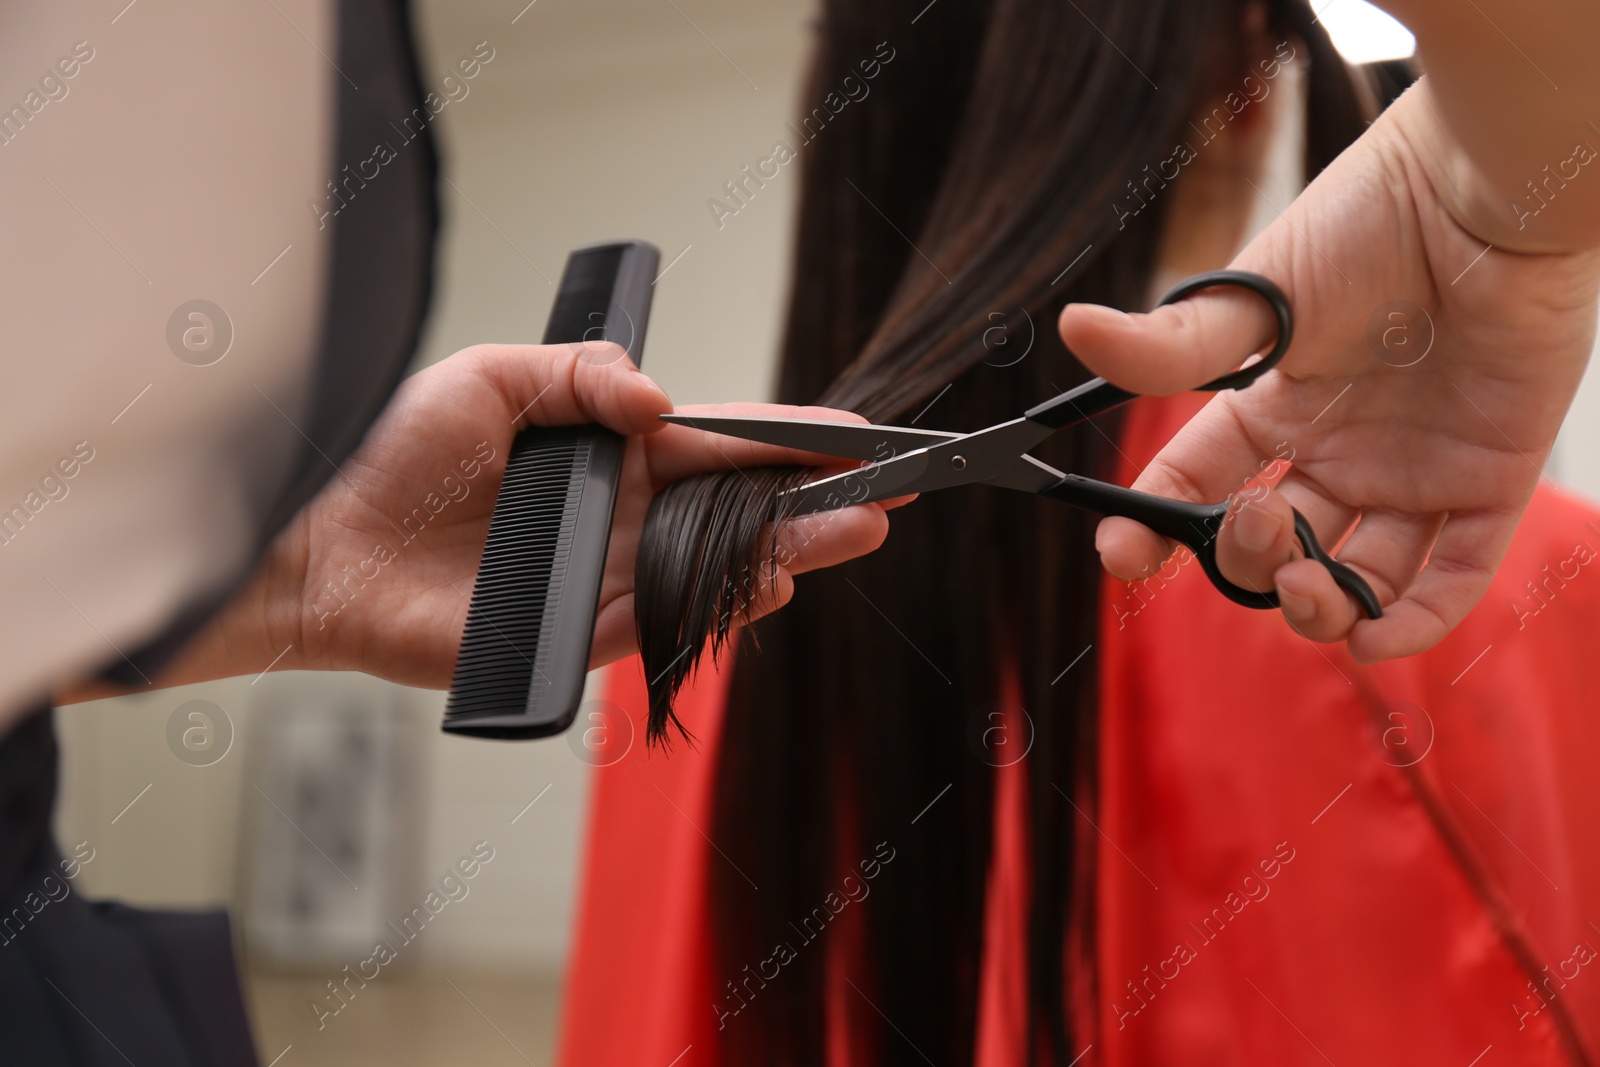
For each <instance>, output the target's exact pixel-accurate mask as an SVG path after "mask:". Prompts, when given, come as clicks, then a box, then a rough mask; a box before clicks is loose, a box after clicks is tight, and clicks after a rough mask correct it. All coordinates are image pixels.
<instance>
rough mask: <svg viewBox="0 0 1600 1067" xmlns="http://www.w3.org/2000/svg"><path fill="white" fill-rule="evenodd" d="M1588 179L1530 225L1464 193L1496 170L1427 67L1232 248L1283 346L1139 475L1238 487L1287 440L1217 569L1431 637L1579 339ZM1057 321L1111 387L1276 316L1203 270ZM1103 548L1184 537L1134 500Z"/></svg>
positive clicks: (1598, 279) (1379, 640)
mask: <svg viewBox="0 0 1600 1067" xmlns="http://www.w3.org/2000/svg"><path fill="white" fill-rule="evenodd" d="M1585 136H1587V135H1586V134H1585ZM1562 143H1568V144H1570V143H1571V142H1570V141H1568V142H1562ZM1597 165H1600V164H1593V163H1591V164H1589V166H1590V167H1591V168H1592V167H1594V166H1597ZM1582 182H1588V183H1589V184H1588V185H1583V184H1581V183H1582ZM1596 182H1600V177H1595V176H1594V175H1591V174H1584V175H1583V176H1582V177H1580V178H1578V179H1575V180H1574V181H1572V182H1571V183H1569V186H1568V187H1567V188H1566V189H1564V190H1562V191H1561V192H1560V198H1559V199H1557V200H1555V202H1554V203H1553V204H1551V205H1549V206H1547V207H1546V208H1545V211H1544V212H1543V214H1544V215H1545V216H1546V217H1542V218H1540V219H1539V220H1538V222H1539V223H1540V224H1541V226H1540V227H1534V226H1529V227H1528V228H1527V230H1526V232H1524V231H1523V230H1522V229H1521V228H1519V227H1518V226H1517V225H1516V223H1517V222H1518V218H1517V216H1516V215H1515V214H1514V213H1513V211H1512V210H1510V209H1509V208H1508V207H1506V204H1507V200H1509V197H1508V198H1507V200H1502V199H1499V198H1498V197H1495V196H1483V197H1478V198H1476V200H1475V199H1474V198H1472V197H1468V196H1466V195H1464V190H1472V189H1475V188H1488V187H1489V186H1488V185H1487V184H1486V182H1485V180H1484V179H1483V176H1482V174H1481V172H1480V171H1479V170H1478V169H1477V168H1475V167H1474V165H1473V163H1472V161H1471V160H1470V159H1468V158H1466V157H1465V155H1464V154H1463V153H1462V152H1461V151H1460V150H1459V148H1458V147H1457V146H1456V145H1454V143H1453V141H1452V138H1451V135H1450V133H1449V131H1448V130H1447V129H1446V128H1445V127H1444V125H1443V124H1442V122H1441V120H1440V118H1439V116H1438V114H1437V112H1436V110H1435V106H1434V104H1433V101H1432V98H1431V96H1430V88H1429V85H1428V83H1427V82H1426V81H1424V82H1423V83H1422V84H1420V85H1419V86H1417V87H1416V88H1414V89H1412V90H1411V91H1410V92H1409V93H1407V94H1406V95H1405V96H1404V97H1402V98H1401V99H1400V101H1398V102H1397V103H1396V104H1395V105H1393V106H1392V107H1391V108H1390V109H1389V110H1388V111H1387V112H1386V113H1385V114H1384V115H1383V116H1382V117H1381V118H1380V119H1379V120H1378V121H1377V122H1376V123H1375V124H1374V125H1373V126H1372V128H1371V129H1370V130H1368V131H1367V133H1366V134H1365V135H1363V136H1362V137H1361V138H1360V140H1358V141H1357V142H1356V143H1355V144H1354V145H1353V146H1352V147H1351V148H1350V149H1349V150H1347V151H1346V152H1345V153H1344V154H1343V155H1342V156H1340V157H1339V158H1338V159H1337V160H1336V161H1335V162H1334V163H1333V165H1332V166H1330V167H1329V168H1328V170H1327V171H1326V172H1324V173H1323V174H1322V175H1321V176H1320V177H1319V178H1318V179H1317V180H1316V181H1315V182H1314V183H1313V184H1312V185H1311V186H1310V187H1309V188H1308V189H1307V190H1306V191H1305V192H1304V193H1303V194H1302V195H1301V196H1300V197H1299V198H1298V199H1297V200H1296V201H1295V202H1294V203H1293V204H1292V205H1290V207H1289V208H1288V210H1287V211H1286V212H1285V213H1284V215H1283V216H1282V217H1281V218H1280V219H1279V220H1278V221H1277V222H1276V223H1274V224H1273V225H1271V226H1270V227H1268V228H1267V229H1266V230H1265V231H1264V232H1263V233H1262V234H1261V236H1260V237H1258V238H1257V239H1256V240H1255V241H1253V242H1252V243H1251V244H1250V246H1249V247H1248V248H1246V249H1245V250H1244V252H1243V253H1241V254H1240V255H1239V257H1238V258H1237V259H1236V260H1235V262H1234V264H1233V266H1235V267H1237V268H1239V269H1243V270H1251V271H1255V272H1257V273H1260V274H1265V275H1267V276H1268V277H1270V278H1272V279H1273V280H1275V281H1277V282H1278V283H1279V284H1280V285H1281V286H1283V288H1284V291H1285V292H1286V293H1287V294H1288V295H1289V300H1290V303H1291V304H1292V305H1293V307H1294V310H1295V316H1296V328H1295V337H1294V344H1293V347H1292V348H1290V350H1289V353H1288V355H1287V356H1286V357H1285V359H1284V361H1283V362H1282V363H1281V364H1280V365H1279V366H1278V368H1277V369H1275V370H1274V371H1272V372H1270V373H1268V374H1267V375H1265V376H1264V377H1263V378H1262V379H1261V380H1260V381H1258V382H1257V383H1255V384H1254V385H1252V386H1251V387H1249V388H1247V389H1243V390H1240V391H1237V392H1224V393H1220V394H1218V395H1217V396H1216V397H1215V399H1213V400H1212V401H1211V402H1210V403H1209V404H1208V405H1207V406H1206V407H1205V409H1204V410H1203V411H1202V412H1201V413H1200V414H1199V415H1198V416H1197V417H1196V418H1195V419H1194V420H1193V421H1191V422H1190V423H1189V424H1188V425H1187V426H1186V427H1185V428H1184V429H1183V430H1182V431H1181V432H1180V433H1179V434H1178V435H1177V436H1176V437H1175V438H1174V439H1173V440H1172V442H1171V443H1170V444H1169V445H1168V446H1167V447H1166V448H1165V449H1163V450H1162V452H1161V453H1160V455H1158V456H1157V457H1156V459H1155V461H1154V462H1152V463H1151V464H1150V466H1149V467H1148V468H1146V469H1145V471H1144V472H1143V474H1142V475H1141V476H1140V478H1139V479H1138V481H1137V482H1136V483H1135V487H1136V488H1139V489H1143V490H1146V491H1149V492H1154V493H1159V494H1162V495H1164V496H1170V497H1177V498H1182V499H1188V500H1197V501H1207V502H1211V501H1218V500H1222V499H1224V498H1226V497H1230V496H1235V497H1236V496H1237V495H1238V494H1239V493H1240V491H1241V490H1242V489H1244V488H1245V487H1246V484H1247V482H1248V481H1249V479H1250V478H1251V476H1252V475H1254V474H1255V473H1256V472H1257V471H1258V470H1260V469H1261V468H1262V467H1263V466H1264V465H1268V464H1270V462H1271V461H1272V460H1273V459H1274V458H1277V457H1280V456H1283V455H1284V454H1285V451H1286V449H1292V454H1293V466H1292V469H1290V471H1289V473H1288V474H1287V475H1286V476H1285V477H1284V479H1283V481H1282V482H1281V484H1279V485H1278V486H1277V487H1276V489H1274V490H1273V491H1272V492H1270V493H1268V494H1266V495H1265V496H1264V497H1261V498H1259V499H1258V500H1257V502H1254V503H1245V504H1244V506H1243V507H1241V508H1240V509H1239V510H1238V512H1237V513H1236V516H1235V518H1234V519H1233V520H1232V521H1230V522H1229V523H1228V524H1226V525H1225V526H1224V527H1223V530H1222V532H1221V534H1220V535H1219V537H1220V539H1219V543H1218V549H1217V553H1218V564H1219V566H1220V567H1221V568H1222V570H1223V572H1224V574H1226V575H1227V576H1228V577H1229V578H1230V579H1231V580H1232V581H1234V582H1235V583H1237V584H1240V585H1245V586H1247V587H1250V586H1253V587H1255V588H1258V589H1265V590H1270V589H1274V588H1275V589H1276V590H1277V592H1278V594H1279V596H1280V598H1281V600H1282V604H1283V610H1284V614H1285V616H1287V617H1288V619H1289V621H1290V622H1291V623H1292V624H1293V625H1294V626H1295V627H1296V628H1297V629H1298V630H1300V632H1302V633H1304V634H1305V635H1306V636H1308V637H1310V638H1312V639H1314V640H1319V641H1341V640H1348V642H1349V648H1350V652H1351V653H1352V654H1353V655H1354V656H1355V657H1356V658H1357V659H1358V660H1361V661H1364V662H1373V661H1377V660H1382V659H1388V658H1391V657H1395V656H1405V655H1410V654H1412V653H1416V652H1421V651H1423V650H1425V649H1427V648H1430V647H1432V646H1433V645H1435V644H1437V643H1438V642H1439V641H1440V640H1441V639H1443V637H1444V636H1445V634H1447V633H1448V632H1449V631H1450V630H1451V629H1452V628H1453V627H1454V626H1455V625H1456V624H1457V623H1459V622H1460V621H1461V620H1462V619H1463V618H1464V617H1465V616H1466V614H1467V612H1468V611H1469V610H1470V609H1471V608H1472V607H1473V605H1474V604H1476V603H1477V602H1478V600H1479V599H1481V598H1482V596H1483V595H1484V593H1485V592H1486V591H1487V589H1488V587H1489V582H1490V579H1491V578H1492V577H1493V576H1494V572H1495V570H1496V569H1497V567H1498V566H1499V563H1500V561H1501V559H1502V557H1503V556H1504V555H1505V552H1506V549H1507V547H1508V546H1509V544H1510V541H1511V536H1512V534H1513V533H1514V532H1515V530H1516V526H1517V522H1518V520H1519V519H1520V517H1521V515H1522V513H1523V511H1524V510H1525V509H1526V508H1527V506H1528V502H1529V500H1530V498H1531V497H1532V494H1533V491H1534V487H1535V485H1536V483H1537V481H1538V479H1539V476H1540V470H1541V468H1542V465H1543V463H1544V461H1545V457H1546V456H1547V455H1548V454H1549V451H1550V448H1551V446H1552V444H1553V442H1554V440H1555V436H1556V431H1557V430H1558V429H1559V428H1560V425H1561V420H1562V418H1563V417H1564V415H1565V413H1566V410H1567V407H1568V405H1569V404H1570V403H1571V400H1572V397H1573V394H1574V392H1575V391H1576V389H1577V386H1578V382H1579V380H1580V378H1581V377H1582V374H1583V370H1584V367H1585V365H1586V363H1587V361H1588V358H1589V352H1590V347H1591V345H1592V343H1593V341H1594V332H1595V305H1596V293H1597V288H1600V237H1597V235H1596V226H1595V224H1594V222H1595V220H1596V219H1597V218H1600V212H1597V211H1596V210H1595V205H1596V204H1600V194H1597V193H1596V190H1597V189H1600V186H1596V184H1595V183H1596ZM1485 205H1487V206H1485ZM1563 211H1564V212H1566V214H1565V216H1561V215H1560V214H1559V213H1560V212H1563ZM1563 218H1564V221H1561V220H1562V219H1563ZM1553 220H1555V221H1558V222H1559V224H1557V225H1549V226H1545V225H1543V224H1545V223H1549V222H1552V221H1553ZM1489 245H1492V246H1493V247H1492V248H1489V247H1487V246H1489ZM1061 332H1062V336H1063V337H1064V338H1065V340H1066V342H1067V344H1068V346H1069V347H1070V348H1071V349H1072V350H1073V351H1074V352H1075V353H1077V354H1078V356H1079V357H1080V358H1082V359H1083V361H1084V362H1085V363H1087V364H1088V365H1089V366H1090V367H1092V368H1093V369H1095V370H1096V371H1098V372H1099V373H1101V374H1103V375H1105V376H1106V377H1107V378H1109V379H1111V380H1112V381H1114V382H1116V383H1117V384H1118V385H1121V386H1123V387H1124V388H1127V389H1130V390H1133V391H1135V392H1139V393H1155V394H1167V393H1175V392H1179V391H1181V390H1184V389H1187V388H1192V387H1194V386H1195V385H1197V384H1199V383H1201V382H1204V381H1206V380H1208V379H1210V378H1213V377H1215V376H1216V375H1218V374H1221V373H1222V372H1224V371H1226V370H1228V369H1229V368H1230V367H1232V366H1234V365H1235V364H1236V363H1237V361H1238V359H1239V357H1240V355H1241V354H1242V353H1246V352H1249V351H1251V350H1252V349H1253V348H1254V346H1257V345H1260V346H1262V347H1264V346H1265V345H1266V344H1267V343H1269V342H1270V339H1271V337H1272V333H1273V326H1272V319H1271V316H1270V314H1268V312H1267V311H1266V310H1265V308H1264V306H1263V305H1262V303H1261V302H1260V301H1259V299H1257V298H1255V297H1253V296H1251V295H1249V294H1241V293H1238V292H1237V291H1229V290H1211V291H1208V292H1204V293H1201V294H1198V295H1196V296H1194V297H1191V298H1189V299H1187V300H1184V301H1181V302H1179V303H1178V304H1175V305H1172V306H1170V307H1165V308H1159V309H1157V310H1155V311H1154V312H1152V313H1150V314H1148V315H1135V316H1125V315H1121V314H1120V313H1118V312H1113V311H1109V310H1107V309H1104V308H1095V307H1091V306H1087V305H1075V306H1069V307H1068V308H1066V309H1065V310H1064V311H1063V313H1062V318H1061ZM1250 495H1251V496H1254V495H1255V494H1254V493H1253V492H1252V493H1251V494H1250ZM1291 505H1292V506H1293V507H1296V508H1298V509H1299V510H1300V511H1301V512H1302V513H1304V514H1305V516H1306V518H1307V519H1309V520H1310V522H1311V525H1312V526H1313V528H1314V529H1315V530H1316V532H1317V536H1318V538H1319V540H1321V542H1322V544H1323V545H1324V546H1327V547H1330V548H1331V547H1332V546H1334V545H1337V544H1339V542H1340V540H1341V538H1343V537H1344V536H1345V534H1346V533H1347V532H1349V539H1348V541H1346V542H1345V543H1344V544H1343V545H1342V546H1341V547H1340V549H1339V553H1338V554H1339V557H1340V558H1341V559H1342V560H1343V561H1344V562H1346V563H1348V564H1350V565H1351V566H1353V567H1355V568H1356V570H1358V571H1359V572H1360V573H1361V574H1362V575H1363V576H1364V577H1365V578H1366V579H1367V581H1368V582H1369V583H1370V584H1371V585H1372V587H1373V589H1374V590H1375V591H1376V592H1377V594H1378V597H1379V599H1380V600H1381V601H1382V602H1383V604H1384V617H1383V618H1382V619H1379V620H1375V621H1374V620H1368V619H1366V618H1365V617H1364V616H1362V615H1360V614H1359V612H1358V610H1357V608H1356V606H1355V604H1354V603H1353V602H1352V601H1351V600H1350V599H1349V598H1348V597H1347V596H1346V595H1345V594H1344V593H1343V591H1342V590H1340V589H1339V588H1338V587H1337V586H1336V585H1334V583H1333V579H1332V576H1331V575H1329V573H1328V572H1327V570H1326V569H1325V568H1323V567H1322V566H1321V565H1320V564H1318V563H1315V562H1313V561H1309V560H1306V559H1303V558H1301V553H1300V552H1299V548H1298V542H1297V541H1296V540H1295V538H1294V535H1293V529H1292V523H1291V519H1290V507H1291ZM1352 527H1353V530H1352ZM1097 546H1098V548H1099V550H1100V554H1101V558H1102V559H1103V561H1104V563H1105V565H1106V567H1107V569H1108V570H1110V571H1111V572H1112V573H1113V574H1115V575H1117V576H1119V577H1122V578H1126V579H1129V580H1133V579H1136V578H1139V577H1141V576H1143V575H1148V574H1149V573H1151V571H1153V570H1154V569H1155V568H1157V567H1159V566H1160V565H1161V563H1162V561H1163V560H1164V559H1165V558H1166V557H1167V555H1168V554H1169V553H1170V552H1171V551H1172V549H1173V546H1172V545H1171V544H1169V543H1167V542H1165V541H1163V539H1161V538H1159V537H1157V536H1156V535H1155V534H1154V533H1152V532H1151V531H1150V530H1148V529H1146V528H1145V527H1143V526H1140V525H1138V524H1136V523H1133V522H1131V521H1130V520H1127V519H1107V520H1105V521H1104V522H1102V524H1101V526H1100V530H1099V534H1098V537H1097Z"/></svg>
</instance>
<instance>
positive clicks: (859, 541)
mask: <svg viewBox="0 0 1600 1067" xmlns="http://www.w3.org/2000/svg"><path fill="white" fill-rule="evenodd" d="M888 536H889V516H888V515H886V514H885V513H884V509H883V508H882V507H879V506H878V505H877V504H857V505H856V506H854V507H848V508H841V509H840V510H838V511H819V512H816V513H814V514H811V515H802V516H798V517H796V518H793V519H790V520H789V521H787V522H785V523H784V524H783V527H782V528H781V529H780V530H779V532H778V546H777V547H778V552H777V560H778V563H779V564H780V565H781V566H782V567H783V568H784V569H785V570H787V571H788V572H789V573H791V574H805V573H806V572H807V571H814V570H821V569H822V568H824V567H832V566H835V565H837V564H840V563H843V562H845V561H846V560H850V559H855V558H856V557H857V556H864V555H866V554H867V553H868V552H872V551H875V550H876V549H877V548H878V547H879V546H881V545H882V544H883V542H884V539H885V538H886V537H888Z"/></svg>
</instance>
